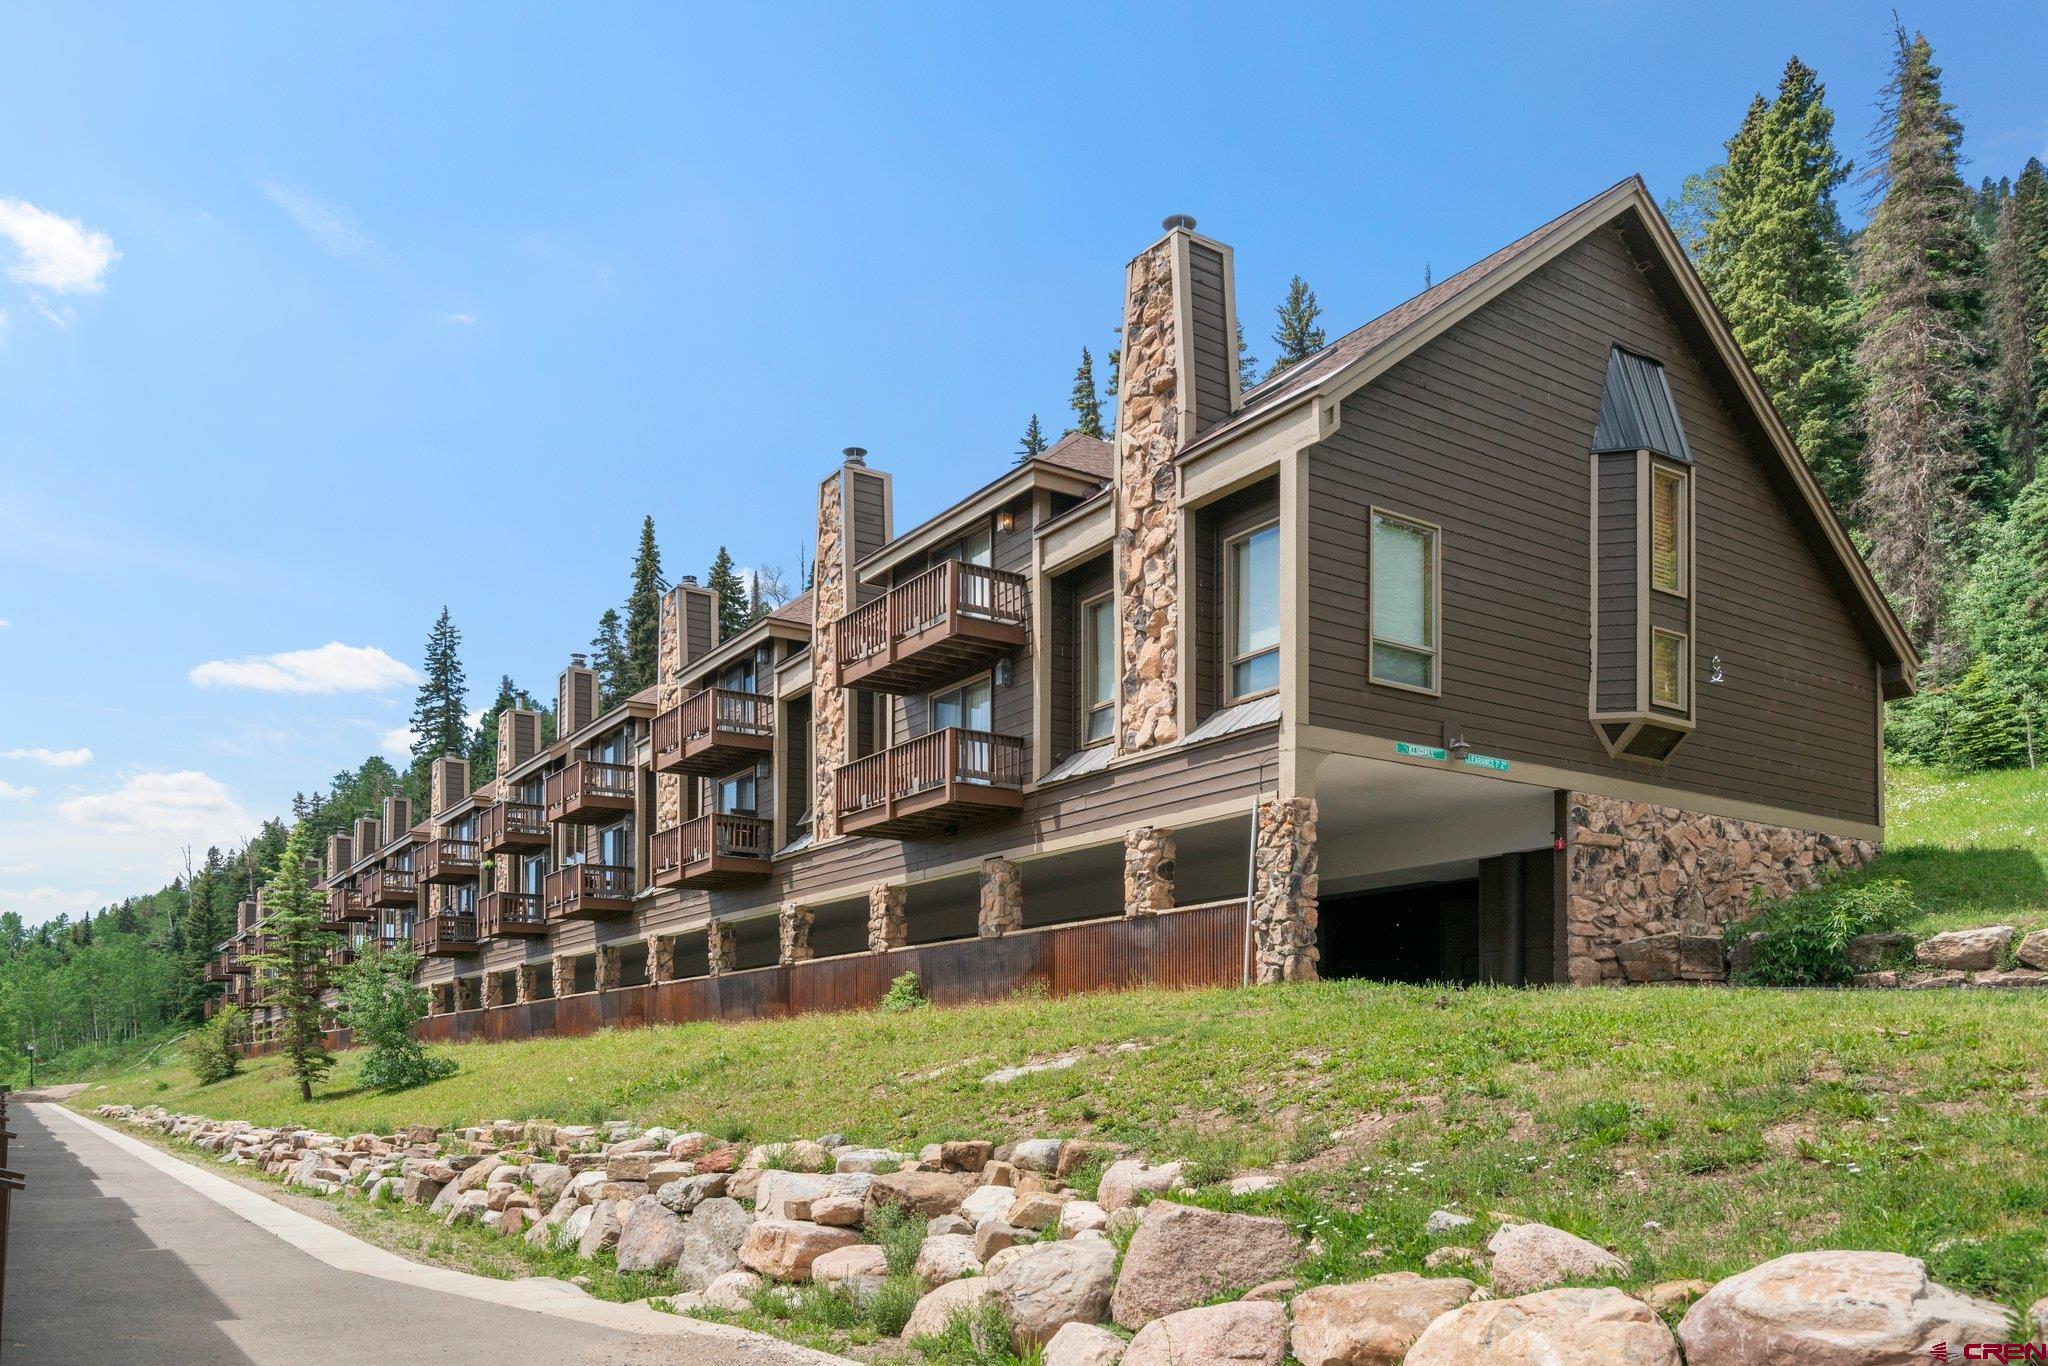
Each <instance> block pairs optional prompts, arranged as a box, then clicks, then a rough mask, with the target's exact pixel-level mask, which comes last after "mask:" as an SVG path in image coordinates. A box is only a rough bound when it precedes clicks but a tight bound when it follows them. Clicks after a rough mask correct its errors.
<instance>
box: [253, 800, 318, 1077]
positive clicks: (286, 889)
mask: <svg viewBox="0 0 2048 1366" xmlns="http://www.w3.org/2000/svg"><path fill="white" fill-rule="evenodd" d="M311 857H312V846H311V844H310V843H309V841H308V839H307V836H306V828H305V827H304V826H303V825H302V826H299V827H298V828H297V829H295V830H293V831H292V833H291V837H290V838H289V839H287V840H286V841H285V846H284V851H283V852H282V853H280V854H279V855H278V857H277V866H276V867H275V868H274V869H273V870H272V872H271V875H270V882H269V884H268V885H267V886H265V887H264V889H263V927H262V928H263V932H264V933H265V934H267V935H268V936H270V946H269V948H268V950H267V951H266V952H263V953H259V954H255V955H253V956H252V957H251V959H250V961H251V962H252V963H253V964H254V965H255V968H256V971H257V972H258V973H260V974H261V975H262V978H263V982H264V987H265V992H266V995H267V996H268V998H269V1001H270V1004H271V1005H273V1006H278V1007H281V1008H282V1010H283V1012H284V1031H283V1040H284V1055H285V1057H286V1058H287V1059H289V1060H290V1062H291V1069H292V1075H293V1076H294V1077H295V1078H297V1079H298V1083H299V1099H300V1100H302V1101H309V1100H311V1099H312V1098H313V1083H314V1082H316V1081H318V1080H320V1078H322V1077H323V1076H325V1075H327V1069H328V1068H330V1067H332V1066H334V1057H333V1055H332V1054H330V1053H329V1052H328V1051H327V1038H326V1032H325V1031H326V1021H325V1019H324V1018H323V1014H324V1012H323V1010H322V1007H321V1002H320V997H321V993H322V992H324V991H325V990H326V989H327V984H328V982H327V954H328V951H329V950H331V949H332V948H333V947H334V946H335V944H336V942H337V937H336V936H335V935H334V934H332V933H330V932H328V931H327V930H323V929H321V928H320V916H321V909H322V899H321V897H320V894H319V893H318V892H315V891H314V890H313V886H312V883H311V882H310V881H309V880H308V878H307V875H306V866H307V863H308V862H309V860H310V859H311Z"/></svg>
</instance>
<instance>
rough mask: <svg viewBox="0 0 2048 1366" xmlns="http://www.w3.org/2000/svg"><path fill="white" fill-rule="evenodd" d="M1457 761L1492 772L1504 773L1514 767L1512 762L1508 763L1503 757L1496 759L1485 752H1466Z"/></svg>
mask: <svg viewBox="0 0 2048 1366" xmlns="http://www.w3.org/2000/svg"><path fill="white" fill-rule="evenodd" d="M1459 762H1461V763H1467V764H1470V765H1472V767H1474V768H1483V769H1486V770H1488V771H1489V772H1493V773H1505V772H1507V771H1508V770H1509V769H1510V768H1513V767H1514V765H1513V764H1510V763H1509V762H1508V761H1507V760H1505V759H1496V758H1494V757H1492V756H1491V755H1487V754H1468V755H1466V756H1465V757H1464V758H1463V759H1462V760H1460V761H1459Z"/></svg>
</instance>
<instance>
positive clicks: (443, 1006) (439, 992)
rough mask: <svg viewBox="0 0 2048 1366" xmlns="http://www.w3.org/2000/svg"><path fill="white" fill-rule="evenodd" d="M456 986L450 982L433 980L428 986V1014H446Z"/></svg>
mask: <svg viewBox="0 0 2048 1366" xmlns="http://www.w3.org/2000/svg"><path fill="white" fill-rule="evenodd" d="M454 989H455V988H454V986H453V984H451V983H448V982H433V983H430V984H428V986H427V1014H429V1015H446V1014H447V1013H448V1011H449V1004H448V1003H449V1000H450V997H451V994H452V993H453V991H454Z"/></svg>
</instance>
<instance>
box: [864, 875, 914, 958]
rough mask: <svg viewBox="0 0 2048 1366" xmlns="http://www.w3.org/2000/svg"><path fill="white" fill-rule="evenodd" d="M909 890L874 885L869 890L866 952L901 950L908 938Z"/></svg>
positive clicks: (885, 885) (886, 885) (880, 884)
mask: <svg viewBox="0 0 2048 1366" xmlns="http://www.w3.org/2000/svg"><path fill="white" fill-rule="evenodd" d="M908 900H909V889H908V888H904V887H892V886H890V885H889V884H888V883H886V882H877V883H876V884H875V885H874V886H872V887H870V888H868V952H870V953H887V952H888V951H889V950H890V949H900V948H902V947H903V945H904V943H905V941H907V940H908V939H909V938H910V912H909V909H908V906H907V902H908Z"/></svg>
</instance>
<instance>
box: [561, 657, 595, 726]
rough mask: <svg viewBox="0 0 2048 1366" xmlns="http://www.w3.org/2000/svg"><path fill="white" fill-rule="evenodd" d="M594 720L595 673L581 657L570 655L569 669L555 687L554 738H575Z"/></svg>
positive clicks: (563, 673)
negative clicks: (573, 736) (578, 732)
mask: <svg viewBox="0 0 2048 1366" xmlns="http://www.w3.org/2000/svg"><path fill="white" fill-rule="evenodd" d="M596 719H597V670H595V669H593V668H591V667H590V665H589V664H587V663H585V662H584V658H583V656H582V655H570V656H569V667H568V668H566V669H564V670H562V676H561V678H559V679H558V680H556V683H555V734H556V735H558V736H564V737H566V736H570V735H574V734H575V733H576V732H577V731H579V730H582V729H583V728H584V727H585V726H587V725H589V724H590V723H591V722H592V721H595V720H596Z"/></svg>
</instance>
